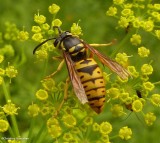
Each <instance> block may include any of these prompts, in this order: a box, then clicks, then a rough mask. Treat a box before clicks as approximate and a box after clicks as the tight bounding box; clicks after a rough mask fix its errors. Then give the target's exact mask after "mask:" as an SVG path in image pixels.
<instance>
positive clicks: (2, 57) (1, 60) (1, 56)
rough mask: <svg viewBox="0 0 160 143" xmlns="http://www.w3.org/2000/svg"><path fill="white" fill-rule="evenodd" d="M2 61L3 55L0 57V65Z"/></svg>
mask: <svg viewBox="0 0 160 143" xmlns="http://www.w3.org/2000/svg"><path fill="white" fill-rule="evenodd" d="M3 60H4V56H3V55H0V63H2V62H3Z"/></svg>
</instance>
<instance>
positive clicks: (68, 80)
mask: <svg viewBox="0 0 160 143" xmlns="http://www.w3.org/2000/svg"><path fill="white" fill-rule="evenodd" d="M69 82H70V79H69V77H68V78H67V79H66V83H65V87H64V97H63V99H62V101H61V103H60V105H59V107H58V109H57V111H56V114H55V115H54V117H56V116H57V115H58V114H59V112H60V110H61V108H62V106H63V104H64V103H65V101H66V100H67V98H68V87H69Z"/></svg>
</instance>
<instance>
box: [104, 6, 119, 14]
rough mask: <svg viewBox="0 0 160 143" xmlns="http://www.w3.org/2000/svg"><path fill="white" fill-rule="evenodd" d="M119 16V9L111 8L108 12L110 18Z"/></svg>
mask: <svg viewBox="0 0 160 143" xmlns="http://www.w3.org/2000/svg"><path fill="white" fill-rule="evenodd" d="M116 14H117V8H116V7H113V6H111V7H109V9H108V10H107V11H106V15H109V16H115V15H116Z"/></svg>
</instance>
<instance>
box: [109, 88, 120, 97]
mask: <svg viewBox="0 0 160 143" xmlns="http://www.w3.org/2000/svg"><path fill="white" fill-rule="evenodd" d="M107 92H108V94H109V96H110V98H112V99H117V98H118V97H119V95H120V91H119V89H118V88H114V87H112V88H110V89H108V91H107Z"/></svg>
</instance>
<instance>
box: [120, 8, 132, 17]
mask: <svg viewBox="0 0 160 143" xmlns="http://www.w3.org/2000/svg"><path fill="white" fill-rule="evenodd" d="M121 13H122V15H123V16H125V17H128V16H131V15H133V11H132V10H131V9H129V8H126V9H123V10H122V11H121Z"/></svg>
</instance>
